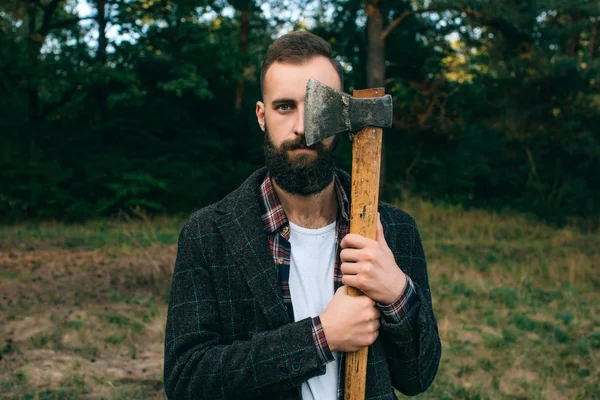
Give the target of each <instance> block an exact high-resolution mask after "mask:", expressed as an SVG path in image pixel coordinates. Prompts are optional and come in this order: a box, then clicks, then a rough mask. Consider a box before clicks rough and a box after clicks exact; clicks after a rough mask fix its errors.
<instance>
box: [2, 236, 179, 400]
mask: <svg viewBox="0 0 600 400" xmlns="http://www.w3.org/2000/svg"><path fill="white" fill-rule="evenodd" d="M174 259H175V246H154V247H150V248H145V249H134V250H127V249H120V248H117V249H115V248H112V249H111V248H101V249H93V250H84V249H65V248H59V247H54V246H49V245H43V244H40V245H38V246H32V245H28V246H27V247H25V246H21V248H18V249H14V248H13V249H2V250H1V252H0V266H1V267H0V293H1V298H0V334H1V338H2V339H1V342H0V349H1V350H0V351H1V352H0V355H1V359H0V395H2V396H4V397H8V398H29V397H30V396H31V398H80V397H82V398H83V397H84V398H107V399H112V398H165V397H164V395H163V393H162V386H163V385H162V373H163V371H162V364H163V342H164V322H165V317H166V305H167V301H168V299H167V293H168V288H169V284H170V274H171V271H172V266H173V262H174Z"/></svg>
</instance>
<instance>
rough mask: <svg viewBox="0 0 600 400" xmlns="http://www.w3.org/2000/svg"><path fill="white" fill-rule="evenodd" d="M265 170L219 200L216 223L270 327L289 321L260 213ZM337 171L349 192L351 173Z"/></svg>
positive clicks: (259, 171) (255, 174) (253, 175)
mask: <svg viewBox="0 0 600 400" xmlns="http://www.w3.org/2000/svg"><path fill="white" fill-rule="evenodd" d="M266 173H267V170H266V168H261V169H259V170H258V171H256V172H254V173H253V174H252V175H250V176H249V177H248V179H246V181H244V183H242V185H241V186H240V187H239V188H238V189H236V190H234V191H233V192H231V193H230V194H229V195H227V196H226V197H225V198H224V199H223V200H221V201H220V202H219V203H218V204H217V205H216V210H217V212H218V213H219V214H221V216H220V217H219V218H218V219H217V227H218V229H219V232H220V233H221V235H222V237H223V239H224V241H225V243H226V245H227V249H226V251H228V252H229V253H230V254H231V255H232V256H233V258H234V259H235V261H236V262H237V263H239V265H240V266H241V269H242V272H243V274H244V276H245V278H246V281H247V283H248V286H249V288H250V290H251V291H252V293H253V295H254V297H255V299H256V301H257V303H258V304H259V306H260V307H261V309H262V311H263V314H264V315H265V318H266V320H267V323H268V325H269V327H270V328H271V329H274V328H277V327H279V326H281V325H284V324H286V323H289V322H292V321H290V318H289V316H288V312H287V308H286V306H285V304H284V302H283V298H282V295H281V289H280V287H279V281H278V279H279V278H278V266H277V265H276V264H275V262H274V261H273V257H272V255H271V254H270V251H269V243H268V237H267V234H266V232H265V228H264V224H263V221H262V216H261V209H260V203H259V202H260V201H261V199H260V196H259V188H260V185H261V184H262V183H263V181H264V179H265V176H266ZM336 174H337V176H338V177H339V179H340V182H341V184H342V185H343V187H344V190H345V191H346V193H350V185H351V179H350V176H349V175H348V174H347V173H345V172H344V171H342V170H336ZM349 201H350V199H349V198H348V202H349Z"/></svg>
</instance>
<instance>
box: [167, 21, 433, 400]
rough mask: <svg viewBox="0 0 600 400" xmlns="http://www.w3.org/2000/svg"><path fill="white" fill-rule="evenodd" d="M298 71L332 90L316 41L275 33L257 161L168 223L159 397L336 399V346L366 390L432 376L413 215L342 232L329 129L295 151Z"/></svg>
mask: <svg viewBox="0 0 600 400" xmlns="http://www.w3.org/2000/svg"><path fill="white" fill-rule="evenodd" d="M309 78H314V79H316V80H318V81H320V82H323V83H325V84H327V85H329V86H332V87H334V88H337V89H339V90H341V89H342V86H343V85H342V68H341V66H340V64H339V63H338V62H337V61H336V60H335V59H333V58H332V56H331V48H330V46H329V45H328V44H327V42H325V41H324V40H323V39H321V38H319V37H317V36H315V35H312V34H310V33H307V32H292V33H289V34H287V35H284V36H282V37H280V38H279V39H277V40H276V41H275V42H274V43H273V44H272V45H271V47H270V48H269V51H268V53H267V55H266V57H265V59H264V62H263V66H262V71H261V87H262V94H263V101H262V102H261V101H259V102H257V104H256V116H257V120H258V124H259V126H260V127H261V129H262V130H263V131H264V142H265V143H264V153H265V163H266V167H265V168H262V169H260V170H258V171H256V172H255V173H253V174H252V175H251V176H250V177H249V178H248V179H247V180H246V181H245V182H244V183H243V184H242V185H241V186H240V187H239V188H238V189H236V190H235V191H233V192H232V193H230V194H229V195H228V196H226V197H225V198H224V199H222V200H221V201H220V202H218V203H216V204H213V205H211V206H208V207H205V208H203V209H201V210H199V211H197V212H196V213H194V214H193V215H192V217H191V218H190V219H189V220H188V221H187V222H186V223H185V225H184V227H183V229H182V231H181V234H180V237H179V243H178V251H177V259H176V262H175V270H174V274H173V282H172V289H171V298H170V303H169V311H168V317H167V327H166V335H165V371H164V372H165V391H166V393H167V396H168V398H169V399H304V400H311V399H315V400H321V399H324V400H334V399H340V398H343V396H344V393H343V388H344V353H345V352H351V351H356V350H358V349H360V348H362V347H365V346H370V347H369V352H368V365H367V387H366V399H395V398H396V396H395V392H394V388H395V389H397V390H398V391H400V392H402V393H404V394H407V395H415V394H417V393H421V392H423V391H425V390H426V389H427V388H428V387H429V386H430V385H431V383H432V381H433V379H434V377H435V374H436V372H437V369H438V365H439V361H440V355H441V344H440V339H439V336H438V330H437V325H436V321H435V318H434V315H433V311H432V307H431V295H430V290H429V283H428V278H427V268H426V263H425V255H424V253H423V247H422V245H421V240H420V237H419V232H418V231H417V228H416V225H415V222H414V219H413V218H412V217H411V216H410V215H408V214H407V213H405V212H404V211H402V210H400V209H398V208H396V207H393V206H390V205H388V204H385V203H380V204H379V212H380V221H379V223H378V228H377V239H376V240H371V239H367V238H365V237H362V236H359V235H355V234H349V233H348V231H349V224H350V221H349V212H350V209H349V205H350V202H351V199H350V198H349V194H350V192H351V191H350V185H351V179H350V177H349V176H348V174H347V173H345V172H343V171H341V170H338V169H336V168H335V148H336V144H337V138H334V137H330V138H327V139H324V140H323V141H321V142H319V143H317V144H315V145H313V146H310V147H308V146H306V142H305V137H304V100H305V90H306V83H307V81H308V80H309ZM345 285H349V286H353V287H356V288H358V289H360V290H362V291H363V292H364V293H365V294H366V296H361V297H352V296H349V295H348V293H347V290H346V286H345Z"/></svg>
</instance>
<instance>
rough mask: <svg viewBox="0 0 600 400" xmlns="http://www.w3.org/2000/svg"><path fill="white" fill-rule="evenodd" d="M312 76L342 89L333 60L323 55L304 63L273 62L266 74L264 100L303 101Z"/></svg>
mask: <svg viewBox="0 0 600 400" xmlns="http://www.w3.org/2000/svg"><path fill="white" fill-rule="evenodd" d="M310 78H313V79H316V80H318V81H319V82H322V83H324V84H326V85H328V86H331V87H333V88H336V89H338V90H342V87H341V81H340V77H339V75H338V73H337V71H336V70H335V67H334V66H333V64H332V63H331V61H329V59H327V58H325V57H323V56H317V57H313V58H311V59H310V60H308V61H306V62H304V63H302V64H292V63H289V62H275V63H273V64H272V65H271V66H270V67H269V69H268V70H267V73H266V74H265V80H264V93H263V96H264V100H265V101H269V100H271V99H275V98H291V99H294V100H297V101H303V100H304V96H305V92H306V83H307V82H308V80H309V79H310Z"/></svg>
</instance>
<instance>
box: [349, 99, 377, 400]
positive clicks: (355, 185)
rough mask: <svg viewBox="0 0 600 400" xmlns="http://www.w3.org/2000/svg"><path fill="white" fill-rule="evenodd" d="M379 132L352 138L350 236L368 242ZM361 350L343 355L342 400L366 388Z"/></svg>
mask: <svg viewBox="0 0 600 400" xmlns="http://www.w3.org/2000/svg"><path fill="white" fill-rule="evenodd" d="M384 94H385V89H384V88H377V89H365V90H355V91H354V92H353V94H352V95H353V96H354V97H359V98H365V97H381V96H383V95H384ZM382 131H383V129H382V128H375V127H372V126H367V127H365V128H363V129H362V130H360V131H359V132H357V133H356V134H355V135H354V140H353V142H352V197H351V201H352V204H351V206H350V233H356V234H359V235H361V236H364V237H367V238H369V239H373V240H374V239H375V238H376V232H377V211H378V207H377V205H378V203H379V174H380V168H381V140H382ZM348 294H350V295H351V296H361V295H362V292H361V291H360V290H358V289H356V288H353V287H348ZM368 351H369V348H368V347H365V348H363V349H361V350H359V351H356V352H354V353H347V354H346V384H345V386H344V399H345V400H364V398H365V390H366V384H367V355H368Z"/></svg>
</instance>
